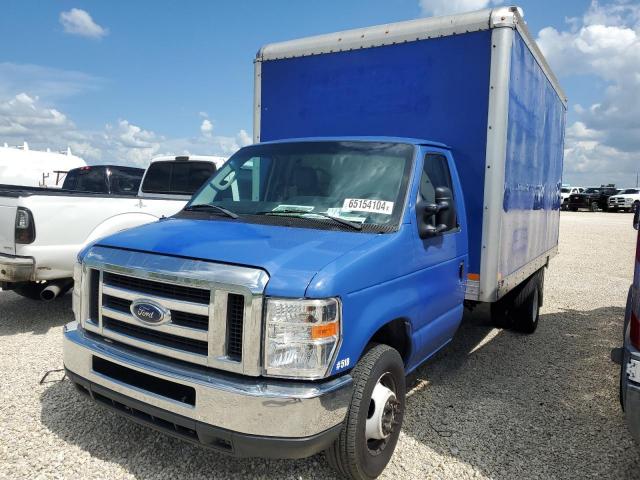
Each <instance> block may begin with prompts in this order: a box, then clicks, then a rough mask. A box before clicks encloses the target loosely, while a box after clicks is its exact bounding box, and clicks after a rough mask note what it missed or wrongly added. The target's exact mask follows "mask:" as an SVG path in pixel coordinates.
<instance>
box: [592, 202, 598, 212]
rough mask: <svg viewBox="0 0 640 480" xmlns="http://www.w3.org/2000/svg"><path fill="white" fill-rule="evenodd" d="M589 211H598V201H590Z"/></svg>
mask: <svg viewBox="0 0 640 480" xmlns="http://www.w3.org/2000/svg"><path fill="white" fill-rule="evenodd" d="M591 211H592V212H597V211H598V202H591Z"/></svg>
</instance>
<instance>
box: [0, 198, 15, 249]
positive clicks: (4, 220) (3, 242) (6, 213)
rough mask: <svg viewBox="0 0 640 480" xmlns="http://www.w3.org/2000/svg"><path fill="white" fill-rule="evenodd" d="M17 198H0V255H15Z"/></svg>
mask: <svg viewBox="0 0 640 480" xmlns="http://www.w3.org/2000/svg"><path fill="white" fill-rule="evenodd" d="M16 209H17V198H8V197H2V196H0V253H3V254H5V255H15V253H16V244H15V223H16Z"/></svg>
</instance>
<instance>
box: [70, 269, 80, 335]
mask: <svg viewBox="0 0 640 480" xmlns="http://www.w3.org/2000/svg"><path fill="white" fill-rule="evenodd" d="M81 291H82V264H81V263H80V262H76V263H75V264H74V265H73V294H72V297H71V309H72V310H73V314H74V316H75V319H76V321H78V322H80V312H81V311H82V296H81V293H80V292H81Z"/></svg>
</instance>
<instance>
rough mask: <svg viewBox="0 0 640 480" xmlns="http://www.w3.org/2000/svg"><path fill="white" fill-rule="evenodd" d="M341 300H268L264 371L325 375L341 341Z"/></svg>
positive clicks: (283, 374) (297, 375)
mask: <svg viewBox="0 0 640 480" xmlns="http://www.w3.org/2000/svg"><path fill="white" fill-rule="evenodd" d="M340 310H341V306H340V301H339V300H338V299H335V298H328V299H322V300H305V299H280V298H270V299H268V300H267V314H266V332H265V348H264V356H265V358H264V365H265V373H266V374H267V375H270V376H276V377H290V378H291V377H294V378H306V379H318V378H323V377H325V376H326V375H327V371H328V369H329V367H330V366H331V362H332V360H333V357H334V355H335V352H336V349H337V348H338V342H339V340H340V333H341V329H340V317H341V312H340Z"/></svg>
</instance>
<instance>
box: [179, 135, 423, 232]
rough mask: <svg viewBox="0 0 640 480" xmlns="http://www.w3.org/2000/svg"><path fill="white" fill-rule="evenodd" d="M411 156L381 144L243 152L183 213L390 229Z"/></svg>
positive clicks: (406, 149)
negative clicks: (219, 212)
mask: <svg viewBox="0 0 640 480" xmlns="http://www.w3.org/2000/svg"><path fill="white" fill-rule="evenodd" d="M413 152H414V148H413V146H412V145H408V144H398V143H382V142H295V143H279V144H268V145H256V146H250V147H245V148H243V149H241V150H240V151H238V152H237V153H236V154H235V155H233V156H232V157H231V158H230V159H229V161H228V162H227V163H226V164H225V165H224V166H223V167H222V168H221V169H220V170H219V171H218V172H217V173H216V174H215V175H214V176H213V177H212V178H211V179H210V180H209V182H207V184H205V185H204V186H203V187H202V188H201V189H200V191H199V192H198V193H196V194H195V195H194V197H193V199H192V200H191V202H190V203H189V205H187V207H186V210H202V209H203V208H206V206H207V205H215V206H216V207H223V208H225V209H227V210H229V211H231V212H233V213H234V214H237V215H239V216H241V217H243V219H244V220H248V221H251V220H252V218H251V217H253V219H255V218H256V217H257V216H259V217H261V218H262V217H267V216H270V217H280V216H287V217H295V218H297V219H299V220H300V221H301V222H305V221H306V222H307V223H309V221H313V222H311V223H313V225H308V226H316V225H317V221H318V220H321V221H322V222H323V223H327V222H329V223H331V222H332V220H331V219H330V218H328V217H334V218H338V219H341V220H347V221H349V222H352V223H355V224H359V225H363V226H368V225H385V226H388V225H394V224H397V223H398V221H399V217H400V214H401V212H402V209H403V205H404V196H405V191H406V185H407V183H408V178H409V172H410V167H411V162H412V159H413ZM218 210H219V209H218ZM212 211H213V209H212ZM334 223H335V224H337V223H338V222H334ZM335 224H334V225H333V226H336V225H335ZM343 226H344V225H343Z"/></svg>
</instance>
